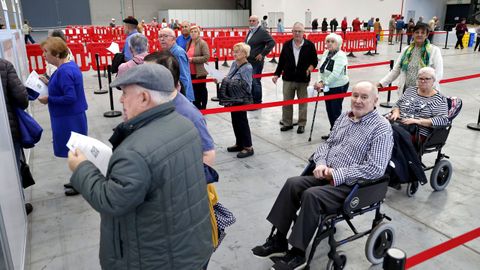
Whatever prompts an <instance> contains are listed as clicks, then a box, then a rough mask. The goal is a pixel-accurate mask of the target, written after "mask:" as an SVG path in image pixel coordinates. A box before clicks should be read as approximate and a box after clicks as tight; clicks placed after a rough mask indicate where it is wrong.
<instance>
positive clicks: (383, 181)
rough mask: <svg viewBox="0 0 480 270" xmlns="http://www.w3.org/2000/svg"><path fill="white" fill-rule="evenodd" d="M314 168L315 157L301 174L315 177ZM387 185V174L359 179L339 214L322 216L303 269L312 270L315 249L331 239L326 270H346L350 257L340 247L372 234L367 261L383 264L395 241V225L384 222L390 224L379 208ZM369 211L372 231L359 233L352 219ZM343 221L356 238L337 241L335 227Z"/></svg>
mask: <svg viewBox="0 0 480 270" xmlns="http://www.w3.org/2000/svg"><path fill="white" fill-rule="evenodd" d="M315 166H316V165H315V163H314V162H313V160H312V158H310V159H309V164H308V165H307V167H306V168H305V169H304V171H303V172H302V174H301V175H302V176H304V175H313V170H314V169H315ZM388 182H389V177H388V175H384V176H382V177H381V178H378V179H375V180H359V181H358V182H357V183H356V184H355V185H354V187H353V189H352V190H351V191H350V193H349V195H348V196H347V198H346V199H345V202H344V204H343V207H342V208H341V209H339V210H338V211H337V213H335V214H328V215H323V216H322V217H321V222H320V224H319V226H318V229H317V232H316V234H315V236H314V239H313V244H312V247H311V250H310V253H309V255H308V260H307V264H306V266H305V268H304V269H310V263H311V261H312V259H313V255H314V253H315V249H316V248H317V246H318V245H319V244H320V242H321V241H322V240H323V239H325V238H328V244H329V246H330V251H329V252H328V258H329V261H328V264H327V267H326V269H327V270H338V269H344V267H345V265H346V263H347V256H346V254H345V253H343V252H342V251H337V248H338V247H340V246H342V245H344V244H346V243H349V242H351V241H354V240H356V239H359V238H362V237H363V236H366V235H369V236H368V239H367V243H366V245H365V255H366V257H367V259H368V260H369V261H370V262H371V263H372V264H380V263H382V262H383V257H384V256H385V254H386V252H387V250H388V249H389V248H390V247H393V246H394V244H395V240H396V239H395V230H394V228H393V226H392V225H390V224H389V223H387V222H384V219H387V220H388V221H390V220H391V218H390V217H388V216H387V215H385V214H383V213H381V212H380V206H381V205H382V203H383V201H384V199H385V194H386V193H387V189H388ZM370 211H375V218H374V220H373V221H372V226H371V228H370V229H368V230H366V231H362V232H359V231H358V230H357V229H356V228H355V226H354V225H353V224H352V222H351V219H353V218H354V217H355V216H358V215H362V214H364V213H367V212H370ZM341 221H346V222H347V224H348V226H349V227H350V229H351V230H352V231H353V235H351V236H349V237H347V238H345V239H342V240H340V241H337V240H335V237H334V235H335V231H336V228H335V225H336V224H337V223H339V222H341Z"/></svg>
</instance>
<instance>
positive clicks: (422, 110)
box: [394, 87, 450, 136]
mask: <svg viewBox="0 0 480 270" xmlns="http://www.w3.org/2000/svg"><path fill="white" fill-rule="evenodd" d="M394 108H399V109H400V117H401V118H416V119H419V118H423V119H430V120H432V126H434V127H436V126H446V125H448V124H449V123H450V120H448V105H447V99H446V98H445V96H443V95H442V94H440V93H439V92H438V91H437V93H436V94H435V95H433V96H431V97H425V96H421V95H419V94H418V87H410V88H407V89H406V90H405V93H403V95H402V97H401V98H400V99H399V100H398V101H397V103H396V104H395V106H394ZM430 133H431V129H430V128H428V127H422V126H420V135H422V136H428V135H429V134H430Z"/></svg>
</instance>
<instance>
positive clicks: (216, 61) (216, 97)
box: [210, 57, 220, 102]
mask: <svg viewBox="0 0 480 270" xmlns="http://www.w3.org/2000/svg"><path fill="white" fill-rule="evenodd" d="M215 68H216V69H218V57H215ZM215 86H216V87H217V96H215V97H212V98H210V100H211V101H216V102H218V101H220V100H219V99H218V90H220V87H219V86H218V83H216V84H215Z"/></svg>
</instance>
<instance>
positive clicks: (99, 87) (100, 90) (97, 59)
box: [93, 53, 108, 95]
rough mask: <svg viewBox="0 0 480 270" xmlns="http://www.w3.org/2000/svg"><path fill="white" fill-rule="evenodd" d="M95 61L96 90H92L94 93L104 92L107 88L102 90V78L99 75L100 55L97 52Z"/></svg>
mask: <svg viewBox="0 0 480 270" xmlns="http://www.w3.org/2000/svg"><path fill="white" fill-rule="evenodd" d="M95 61H96V63H97V77H98V90H94V91H93V93H94V94H97V95H98V94H106V93H108V91H107V90H102V78H101V77H100V56H99V55H98V53H96V54H95Z"/></svg>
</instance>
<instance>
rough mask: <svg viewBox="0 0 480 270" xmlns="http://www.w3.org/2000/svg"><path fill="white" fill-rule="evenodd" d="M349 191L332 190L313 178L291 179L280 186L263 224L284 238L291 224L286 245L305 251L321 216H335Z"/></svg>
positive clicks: (341, 188) (324, 182) (346, 188)
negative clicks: (270, 224)
mask: <svg viewBox="0 0 480 270" xmlns="http://www.w3.org/2000/svg"><path fill="white" fill-rule="evenodd" d="M351 190H352V187H349V186H347V185H341V186H338V187H334V186H331V185H330V184H329V182H328V181H326V180H319V179H316V178H315V177H313V176H296V177H291V178H289V179H288V180H287V182H285V185H283V188H282V190H281V191H280V193H279V194H278V197H277V200H276V201H275V203H274V204H273V207H272V210H270V213H269V214H268V217H267V220H268V221H270V222H271V223H272V224H273V226H275V227H276V228H277V229H278V230H279V231H280V232H281V233H282V234H285V235H287V234H288V231H289V229H290V226H291V224H292V222H293V221H294V220H295V224H294V225H293V227H292V232H291V233H290V236H289V238H288V242H289V243H290V244H291V245H292V246H294V247H296V248H299V249H302V250H306V249H307V247H308V244H309V243H310V241H311V240H312V237H313V235H314V234H315V231H316V229H317V227H318V224H319V223H320V217H321V215H322V214H333V213H336V211H337V209H339V208H341V207H342V206H343V202H344V201H345V198H346V197H347V196H348V194H349V193H350V191H351ZM299 208H300V212H299V214H298V217H297V216H296V213H297V211H298V209H299Z"/></svg>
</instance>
